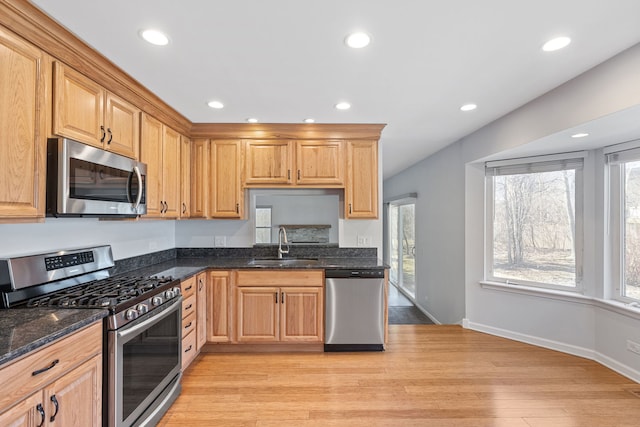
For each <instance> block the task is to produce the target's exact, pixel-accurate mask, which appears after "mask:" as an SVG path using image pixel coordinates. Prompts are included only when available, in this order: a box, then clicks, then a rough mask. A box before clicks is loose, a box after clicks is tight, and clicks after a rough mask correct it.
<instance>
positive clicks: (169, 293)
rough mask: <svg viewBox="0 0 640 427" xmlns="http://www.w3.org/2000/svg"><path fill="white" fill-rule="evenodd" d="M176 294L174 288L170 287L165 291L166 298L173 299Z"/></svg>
mask: <svg viewBox="0 0 640 427" xmlns="http://www.w3.org/2000/svg"><path fill="white" fill-rule="evenodd" d="M175 296H176V293H175V292H174V291H173V289H170V290H168V291H164V297H165V298H166V299H171V298H174V297H175Z"/></svg>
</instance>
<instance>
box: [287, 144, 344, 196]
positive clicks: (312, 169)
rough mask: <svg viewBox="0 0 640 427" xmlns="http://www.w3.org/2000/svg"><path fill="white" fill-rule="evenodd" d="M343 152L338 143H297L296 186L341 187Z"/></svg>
mask: <svg viewBox="0 0 640 427" xmlns="http://www.w3.org/2000/svg"><path fill="white" fill-rule="evenodd" d="M343 152H344V151H343V148H342V143H341V142H340V141H298V142H297V143H296V166H297V168H296V184H299V185H343V184H344V178H343V176H344V175H343V171H344V169H345V162H344V155H343Z"/></svg>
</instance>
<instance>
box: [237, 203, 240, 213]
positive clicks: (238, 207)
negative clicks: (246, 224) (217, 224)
mask: <svg viewBox="0 0 640 427" xmlns="http://www.w3.org/2000/svg"><path fill="white" fill-rule="evenodd" d="M236 213H237V214H239V213H240V203H236Z"/></svg>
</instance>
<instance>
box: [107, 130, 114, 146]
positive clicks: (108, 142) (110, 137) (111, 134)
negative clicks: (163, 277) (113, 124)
mask: <svg viewBox="0 0 640 427" xmlns="http://www.w3.org/2000/svg"><path fill="white" fill-rule="evenodd" d="M107 132H109V140H108V141H107V144H111V141H112V140H113V133H111V128H107Z"/></svg>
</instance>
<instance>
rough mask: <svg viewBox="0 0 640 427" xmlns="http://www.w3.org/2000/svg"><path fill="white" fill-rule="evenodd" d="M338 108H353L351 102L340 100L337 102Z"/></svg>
mask: <svg viewBox="0 0 640 427" xmlns="http://www.w3.org/2000/svg"><path fill="white" fill-rule="evenodd" d="M336 108H337V109H338V110H348V109H349V108H351V104H349V103H348V102H338V103H337V104H336Z"/></svg>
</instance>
